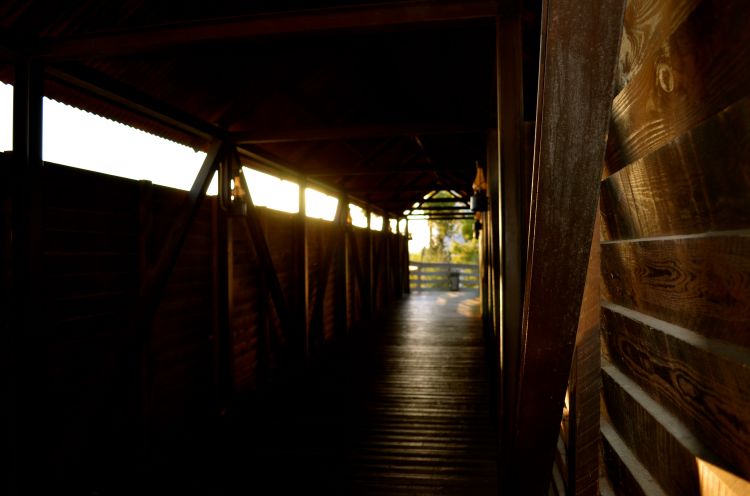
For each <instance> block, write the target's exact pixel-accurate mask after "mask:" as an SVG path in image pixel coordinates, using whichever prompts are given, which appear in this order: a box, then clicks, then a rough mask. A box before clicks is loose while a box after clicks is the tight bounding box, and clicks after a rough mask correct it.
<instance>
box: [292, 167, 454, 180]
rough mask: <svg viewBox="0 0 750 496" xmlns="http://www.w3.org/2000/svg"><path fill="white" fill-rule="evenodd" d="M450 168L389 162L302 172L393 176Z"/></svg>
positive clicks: (312, 174) (310, 174) (332, 174)
mask: <svg viewBox="0 0 750 496" xmlns="http://www.w3.org/2000/svg"><path fill="white" fill-rule="evenodd" d="M448 170H450V168H449V167H448V166H447V165H444V164H441V165H435V164H411V165H399V164H390V165H385V166H379V167H375V166H370V167H368V168H361V169H355V168H347V167H327V168H325V169H323V168H321V169H318V170H312V169H303V170H302V172H303V173H304V174H306V175H308V176H310V177H327V176H350V177H355V176H386V175H388V176H395V175H398V174H416V173H423V172H438V173H442V172H445V171H448Z"/></svg>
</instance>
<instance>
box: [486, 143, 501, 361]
mask: <svg viewBox="0 0 750 496" xmlns="http://www.w3.org/2000/svg"><path fill="white" fill-rule="evenodd" d="M498 144H499V140H498V138H497V131H492V132H491V133H489V136H488V142H487V188H488V191H487V196H488V202H489V210H488V212H487V217H488V222H487V225H485V232H486V233H487V236H488V238H487V244H488V246H487V248H488V250H487V255H488V259H487V263H488V269H489V272H488V276H489V281H488V286H489V299H490V302H489V308H490V310H491V314H490V319H489V320H490V331H491V332H490V333H489V335H490V336H491V337H492V339H493V340H498V339H500V313H501V312H500V311H501V308H502V307H501V289H500V288H501V286H500V283H501V279H500V274H501V268H502V265H501V259H500V217H501V215H502V213H501V211H500V157H499V150H498ZM497 353H499V348H497ZM500 367H502V364H500Z"/></svg>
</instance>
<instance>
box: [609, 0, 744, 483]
mask: <svg viewBox="0 0 750 496" xmlns="http://www.w3.org/2000/svg"><path fill="white" fill-rule="evenodd" d="M748 19H750V9H749V8H748V4H747V2H744V1H741V0H722V1H718V0H702V1H699V0H672V1H662V2H659V1H656V0H630V1H629V4H628V8H627V13H626V18H625V27H624V35H623V44H622V49H621V55H620V63H619V66H618V71H617V74H616V76H615V77H616V82H617V84H618V85H619V88H618V89H619V90H620V91H619V94H618V95H617V96H616V97H615V100H614V105H613V115H612V124H611V127H610V133H609V142H608V152H607V163H606V170H607V173H606V174H605V178H604V179H603V181H602V186H601V220H602V228H601V238H602V243H601V281H602V298H603V301H602V305H601V313H602V315H601V330H602V332H601V346H602V377H603V390H602V406H603V411H602V415H601V434H602V436H601V448H602V455H603V457H602V462H603V474H602V475H603V476H604V477H606V478H607V479H608V480H606V481H605V482H604V484H603V485H602V492H605V491H606V490H607V488H609V487H611V488H612V490H613V491H614V492H615V493H616V494H621V495H625V494H671V495H678V494H679V495H689V494H696V495H697V494H748V493H750V482H748V481H749V480H750V427H749V426H750V373H748V370H750V334H749V333H748V329H750V236H749V235H748V233H749V232H750V159H749V157H750V53H749V52H748V50H750V23H749V22H748ZM597 358H598V357H597ZM743 479H744V480H743Z"/></svg>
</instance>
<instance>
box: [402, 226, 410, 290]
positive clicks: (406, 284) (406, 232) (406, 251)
mask: <svg viewBox="0 0 750 496" xmlns="http://www.w3.org/2000/svg"><path fill="white" fill-rule="evenodd" d="M404 224H405V226H404V244H405V245H406V248H405V249H404V264H405V265H406V267H405V270H404V278H403V279H402V280H401V284H402V285H403V287H404V292H405V293H406V294H409V293H411V282H410V277H411V276H410V273H409V220H408V219H407V220H406V222H405V223H404Z"/></svg>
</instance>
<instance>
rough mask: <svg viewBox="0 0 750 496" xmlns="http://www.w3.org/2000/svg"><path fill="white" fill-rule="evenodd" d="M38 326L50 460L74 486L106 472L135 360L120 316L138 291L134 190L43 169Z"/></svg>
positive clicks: (88, 176) (123, 184) (114, 181)
mask: <svg viewBox="0 0 750 496" xmlns="http://www.w3.org/2000/svg"><path fill="white" fill-rule="evenodd" d="M40 186H41V188H42V190H43V195H42V197H43V199H44V200H43V201H44V207H43V210H42V215H41V219H42V222H43V227H42V243H43V245H42V257H41V258H42V260H41V263H42V266H43V267H42V271H41V272H40V273H41V274H42V280H41V281H40V282H41V285H40V287H39V293H38V304H39V309H38V310H39V315H40V318H41V321H42V323H43V326H42V328H40V329H37V332H39V333H41V334H42V339H40V341H39V342H44V343H45V344H46V346H45V348H44V349H40V350H37V356H38V357H39V360H40V367H42V368H43V369H44V370H46V374H47V384H46V390H45V391H40V392H38V393H39V394H46V398H44V400H43V404H46V405H47V409H48V410H47V412H46V418H47V421H48V425H46V426H40V428H42V429H44V430H45V432H46V433H47V434H48V436H49V437H48V438H47V442H48V443H49V444H48V451H49V454H50V462H51V465H52V467H54V470H56V473H55V476H57V477H58V478H59V479H61V480H65V481H66V482H67V484H69V485H73V486H74V485H75V484H76V483H77V481H78V480H79V479H81V478H84V477H86V476H87V475H86V474H87V472H88V471H89V470H92V468H93V470H94V471H95V470H106V467H105V465H104V464H105V462H104V460H105V459H107V458H110V457H112V456H113V455H114V453H113V452H112V449H111V447H110V446H109V445H108V444H109V443H108V439H111V436H112V434H111V429H112V426H113V425H114V424H116V423H117V422H118V420H119V419H118V417H117V416H118V414H120V415H121V414H122V412H123V405H122V402H123V401H127V400H126V398H128V396H129V395H128V391H127V389H126V384H125V382H124V381H123V378H122V377H121V375H120V374H121V371H122V370H123V369H127V368H128V367H129V365H130V363H132V361H134V360H135V359H136V357H134V356H133V355H132V354H131V353H130V351H131V350H132V349H133V347H132V345H131V339H130V329H129V325H128V323H129V322H128V315H129V311H130V310H131V308H132V305H133V304H134V302H135V295H136V291H137V286H138V256H137V253H138V242H137V235H136V233H137V225H138V224H137V211H136V209H135V208H134V207H135V205H137V199H138V185H137V183H134V182H132V181H131V182H123V181H120V180H118V179H117V178H112V177H109V176H104V175H101V174H93V173H87V172H82V171H77V170H74V169H69V168H64V167H56V166H52V165H48V166H46V167H44V168H43V175H42V184H41V185H40Z"/></svg>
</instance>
